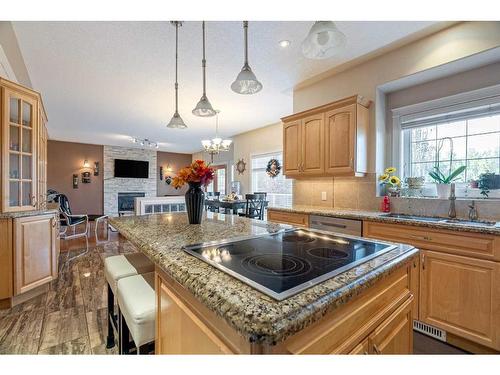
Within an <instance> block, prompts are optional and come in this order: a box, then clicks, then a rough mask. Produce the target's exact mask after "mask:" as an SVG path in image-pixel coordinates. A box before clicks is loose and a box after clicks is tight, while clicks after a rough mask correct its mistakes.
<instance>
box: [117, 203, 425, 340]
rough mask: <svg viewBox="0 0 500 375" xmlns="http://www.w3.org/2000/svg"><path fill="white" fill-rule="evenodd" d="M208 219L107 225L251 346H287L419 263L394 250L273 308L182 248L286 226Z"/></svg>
mask: <svg viewBox="0 0 500 375" xmlns="http://www.w3.org/2000/svg"><path fill="white" fill-rule="evenodd" d="M205 215H206V216H205V217H204V219H203V221H202V224H201V225H189V224H188V222H187V215H186V214H185V213H177V214H156V215H146V216H129V217H121V218H110V219H109V222H110V224H111V225H112V226H113V227H114V228H116V229H117V230H118V231H119V232H120V233H121V234H122V235H123V236H125V237H126V238H127V239H128V240H129V241H131V242H132V243H133V244H134V245H136V246H137V247H138V248H139V249H140V250H141V251H142V252H143V253H144V254H146V255H147V256H148V257H149V258H150V259H151V260H152V261H153V262H154V263H155V264H156V266H157V267H159V269H160V270H161V272H164V273H165V274H167V275H168V276H169V277H170V278H171V279H173V280H174V281H175V282H176V283H178V284H179V285H180V286H181V287H182V288H183V289H184V290H187V291H188V292H189V293H190V294H191V295H192V296H194V298H195V299H196V300H197V301H198V302H200V303H201V304H202V305H203V306H204V307H206V308H208V309H209V310H210V311H211V313H215V315H216V316H218V317H219V318H222V320H223V321H224V322H225V323H227V324H228V325H229V326H230V327H231V328H232V329H234V330H235V331H236V332H237V333H238V334H239V335H240V336H242V337H243V338H244V339H245V340H246V341H247V342H250V343H259V344H260V343H262V344H266V345H275V344H277V343H279V342H282V341H284V340H285V339H287V338H289V337H290V336H292V335H294V334H295V333H297V332H299V331H301V330H303V329H304V328H306V327H308V326H310V325H312V324H313V323H315V322H317V321H318V320H321V319H322V317H324V316H325V314H328V313H331V312H334V311H336V309H338V308H340V307H342V306H344V305H346V304H347V303H348V302H350V301H351V300H353V299H354V298H355V297H357V296H358V295H360V294H361V293H362V292H364V291H367V290H368V289H369V288H370V287H371V286H373V285H374V284H376V283H377V282H378V281H381V280H384V279H385V278H386V277H389V275H392V274H393V272H395V271H396V270H400V269H401V268H402V267H404V266H405V265H408V262H411V261H412V260H413V259H415V257H416V256H418V250H417V249H415V248H414V247H413V246H408V245H397V246H396V247H395V248H394V249H392V250H390V251H388V252H386V253H384V254H381V255H380V256H378V257H376V258H374V259H371V260H369V261H367V262H365V263H363V264H360V265H358V266H356V267H354V268H352V269H350V270H348V271H345V272H343V273H341V274H339V275H337V276H334V277H333V278H331V279H329V280H327V281H324V282H322V283H320V284H318V285H316V286H313V287H311V288H309V289H307V290H305V291H303V292H301V293H299V294H296V295H294V296H292V297H290V298H287V299H285V300H283V301H276V300H274V299H272V298H270V297H268V296H266V295H264V294H262V293H261V292H259V291H257V290H256V289H254V288H252V287H250V286H248V285H247V284H244V283H243V282H241V281H239V280H237V279H235V278H234V277H232V276H230V275H229V274H226V273H224V272H221V271H219V270H218V269H216V268H214V267H212V266H211V265H209V264H207V263H205V262H203V261H201V260H199V259H197V258H195V257H193V256H191V255H189V254H187V253H186V252H184V251H183V246H185V245H191V244H196V243H203V242H209V241H217V240H222V239H231V238H238V237H245V236H253V235H262V234H266V233H275V232H276V231H279V230H282V229H283V228H286V227H287V226H283V225H279V224H273V223H269V222H263V221H259V220H250V219H247V218H243V217H238V216H235V215H223V214H217V213H206V214H205ZM157 292H158V291H157Z"/></svg>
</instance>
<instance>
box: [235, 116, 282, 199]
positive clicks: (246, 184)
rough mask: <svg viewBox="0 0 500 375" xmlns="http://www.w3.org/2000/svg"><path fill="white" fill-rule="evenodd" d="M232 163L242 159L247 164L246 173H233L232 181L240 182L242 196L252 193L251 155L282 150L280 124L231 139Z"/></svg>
mask: <svg viewBox="0 0 500 375" xmlns="http://www.w3.org/2000/svg"><path fill="white" fill-rule="evenodd" d="M233 142H234V162H235V163H236V162H238V160H240V159H243V160H244V161H245V163H247V168H246V171H245V172H244V173H243V174H241V175H240V174H239V173H238V172H237V171H236V170H235V172H234V180H235V181H240V184H241V192H242V194H247V193H251V192H252V182H251V179H250V176H251V159H252V155H258V154H265V153H270V152H276V151H282V150H283V126H282V125H281V122H279V123H277V124H272V125H268V126H265V127H263V128H259V129H256V130H252V131H249V132H246V133H243V134H239V135H237V136H236V137H234V138H233Z"/></svg>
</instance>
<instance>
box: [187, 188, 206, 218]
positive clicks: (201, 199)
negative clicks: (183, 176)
mask: <svg viewBox="0 0 500 375" xmlns="http://www.w3.org/2000/svg"><path fill="white" fill-rule="evenodd" d="M188 184H189V189H188V191H187V192H186V210H187V214H188V219H189V224H201V217H202V215H203V206H204V205H205V193H204V192H203V190H201V183H200V182H189V183H188Z"/></svg>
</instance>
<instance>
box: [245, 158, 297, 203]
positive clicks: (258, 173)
mask: <svg viewBox="0 0 500 375" xmlns="http://www.w3.org/2000/svg"><path fill="white" fill-rule="evenodd" d="M271 159H276V160H278V161H279V162H280V164H281V165H283V154H282V153H281V152H276V153H272V154H263V155H255V156H252V165H251V168H252V191H253V192H266V193H267V200H268V201H269V206H271V207H272V206H281V207H291V206H292V191H293V190H292V189H293V188H292V186H293V182H292V180H290V179H286V178H285V176H283V173H280V174H279V175H278V176H277V177H275V178H271V177H269V176H268V175H267V173H266V168H267V163H268V162H269V160H271Z"/></svg>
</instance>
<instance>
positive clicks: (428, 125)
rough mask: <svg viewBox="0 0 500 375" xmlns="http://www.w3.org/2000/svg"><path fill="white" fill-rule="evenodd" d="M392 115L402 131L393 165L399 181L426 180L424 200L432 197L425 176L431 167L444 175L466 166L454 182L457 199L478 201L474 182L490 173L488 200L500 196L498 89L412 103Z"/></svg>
mask: <svg viewBox="0 0 500 375" xmlns="http://www.w3.org/2000/svg"><path fill="white" fill-rule="evenodd" d="M481 95H482V96H481ZM394 113H395V116H394V119H395V124H396V125H399V127H397V129H399V131H400V132H401V133H400V134H401V135H400V137H399V139H401V144H400V146H401V147H400V150H401V155H400V157H399V161H398V160H397V158H396V159H395V162H396V164H397V163H398V162H399V165H400V167H401V170H402V171H403V173H402V174H403V177H409V176H411V177H420V176H422V177H424V178H425V181H426V188H424V195H425V196H429V195H434V193H435V192H434V191H433V190H432V188H431V187H433V182H434V181H433V180H432V178H431V177H430V176H429V172H430V171H431V170H432V169H433V168H434V167H435V166H439V169H440V170H441V172H443V174H444V175H448V174H449V173H450V171H454V170H456V169H457V168H458V167H460V166H465V167H466V168H465V170H464V172H462V173H461V174H460V175H459V176H458V178H457V179H456V180H455V182H456V185H457V196H462V197H480V196H481V195H480V190H479V189H478V188H477V182H478V180H480V178H481V176H482V175H483V178H484V175H485V174H489V176H491V178H492V179H490V180H489V181H490V183H491V181H494V186H493V187H492V188H491V189H490V194H489V197H491V198H498V197H500V183H499V182H500V86H499V87H491V88H486V89H481V90H477V91H475V92H470V93H464V94H459V95H455V96H453V97H447V98H442V99H437V100H434V101H430V102H426V103H419V104H415V105H412V106H408V107H405V108H400V109H396V110H394ZM450 159H451V163H450ZM488 178H489V177H488ZM497 185H498V186H497Z"/></svg>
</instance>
